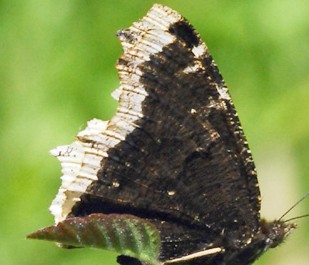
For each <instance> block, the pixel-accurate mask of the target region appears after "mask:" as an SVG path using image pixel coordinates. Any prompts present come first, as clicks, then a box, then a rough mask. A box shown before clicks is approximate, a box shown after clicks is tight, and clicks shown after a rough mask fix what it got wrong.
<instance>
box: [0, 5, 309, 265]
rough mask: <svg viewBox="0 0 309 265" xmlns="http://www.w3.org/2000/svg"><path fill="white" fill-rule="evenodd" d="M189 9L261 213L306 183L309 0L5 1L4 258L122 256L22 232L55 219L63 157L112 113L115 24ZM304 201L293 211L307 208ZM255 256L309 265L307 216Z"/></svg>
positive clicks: (72, 260) (293, 196)
mask: <svg viewBox="0 0 309 265" xmlns="http://www.w3.org/2000/svg"><path fill="white" fill-rule="evenodd" d="M155 2H160V3H162V4H166V5H168V6H170V7H172V8H174V9H176V10H177V11H178V12H180V13H181V14H183V15H184V16H185V17H186V18H187V19H188V20H189V21H190V22H191V23H192V24H193V25H194V26H195V28H196V29H197V30H198V32H199V33H200V34H201V36H202V38H203V39H204V40H205V41H206V43H207V45H208V47H209V49H210V52H211V53H212V55H213V57H214V58H215V60H216V62H217V64H218V65H219V68H220V70H221V73H222V74H223V76H224V78H225V80H226V82H227V84H228V86H229V88H230V92H231V94H232V96H233V99H234V102H235V105H236V107H237V110H238V113H239V116H240V118H241V121H242V125H243V127H244V130H245V132H246V135H247V138H248V140H249V143H250V147H251V149H252V152H253V155H254V158H255V161H256V165H257V168H258V173H259V181H260V186H261V191H262V215H263V216H265V217H267V218H268V219H272V218H279V217H280V216H281V215H282V214H283V213H284V212H285V211H286V210H287V209H288V208H289V207H290V206H291V205H292V204H293V203H294V202H296V201H297V200H298V199H299V198H300V197H301V196H302V195H303V194H304V193H305V192H306V191H308V190H309V165H308V156H309V148H308V147H309V117H308V115H309V75H308V69H309V16H308V14H309V3H308V1H307V0H294V1H290V0H259V1H254V0H252V1H246V0H243V1H241V0H236V1H231V0H209V1H205V0H204V1H201V0H200V1H180V0H178V1H176V0H174V1H172V0H171V1H145V0H143V1H142V0H130V1H110V0H108V1H59V0H53V1H50V0H47V1H38V0H29V1H16V0H10V1H9V0H2V1H1V2H0V45H1V48H0V58H1V59H0V115H1V116H0V117H1V118H0V124H1V132H0V144H1V150H2V151H1V159H0V163H1V178H0V185H1V188H2V192H1V193H0V196H1V197H0V205H1V206H0V207H1V218H0V235H1V240H0V264H5V265H7V264H9V265H10V264H31V265H39V264H40V265H41V264H42V265H43V264H44V265H55V264H57V265H62V264H63V265H64V264H65V265H70V264H74V265H83V264H84V265H85V264H87V265H89V264H102V265H110V264H111V265H113V264H116V262H115V254H114V253H109V252H105V251H100V250H92V249H77V250H63V249H60V248H58V247H56V246H55V245H54V244H53V243H49V242H43V241H35V240H26V239H25V236H26V234H28V233H29V232H32V231H34V230H36V229H38V228H41V227H44V226H47V225H51V224H53V218H52V216H51V215H50V214H49V212H48V207H49V205H50V203H51V201H52V199H53V198H54V196H55V195H56V193H57V190H58V187H59V185H60V179H59V176H60V164H59V163H58V161H56V159H55V158H53V157H51V156H50V155H49V154H48V150H50V149H52V148H54V147H56V146H58V145H62V144H69V143H71V142H72V141H73V140H74V136H75V135H76V133H77V132H78V131H79V130H81V129H82V128H84V126H85V125H86V121H88V120H90V119H92V118H94V117H96V118H101V119H104V120H106V119H109V118H110V117H111V116H112V115H113V113H114V112H115V108H116V102H115V101H114V100H113V99H112V98H111V96H110V93H111V92H112V91H113V90H114V89H115V88H117V86H118V78H117V72H116V69H115V67H114V64H115V62H116V59H117V58H118V57H119V55H120V54H121V46H120V43H119V41H118V39H117V38H116V36H115V33H116V31H117V30H118V29H121V28H126V27H129V26H130V25H131V23H132V22H134V21H137V20H138V19H139V18H141V17H142V16H143V15H145V13H146V11H147V10H148V9H149V8H150V7H151V6H152V4H153V3H155ZM308 206H309V201H308V199H307V200H306V201H305V202H303V203H301V204H300V205H298V206H297V207H296V208H295V209H294V210H293V211H292V212H291V213H290V214H289V217H295V216H297V215H300V214H304V213H309V207H308ZM298 223H299V228H298V229H297V230H296V231H294V232H293V234H292V235H291V237H290V238H289V239H288V240H287V241H286V243H285V244H283V245H282V246H280V247H279V248H278V249H275V250H271V251H269V252H268V253H267V254H266V255H264V256H263V257H262V258H261V259H260V260H259V261H258V262H257V263H256V264H260V265H262V264H278V265H279V264H280V265H285V264H288V265H290V264H298V265H305V264H308V263H309V219H308V218H306V219H301V220H299V221H298Z"/></svg>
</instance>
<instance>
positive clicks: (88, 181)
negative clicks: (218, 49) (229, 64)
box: [33, 4, 295, 265]
mask: <svg viewBox="0 0 309 265" xmlns="http://www.w3.org/2000/svg"><path fill="white" fill-rule="evenodd" d="M117 35H118V37H119V39H120V41H121V44H122V47H123V50H124V53H123V55H122V56H121V57H120V58H119V60H118V63H117V69H118V73H119V78H120V86H119V88H118V89H117V90H116V91H115V92H114V93H113V96H114V97H115V98H116V99H117V100H118V101H119V105H118V108H117V112H116V114H115V115H114V116H113V117H112V118H111V119H110V120H109V121H101V120H98V119H94V120H92V121H90V122H88V126H87V128H86V129H85V130H83V131H82V132H79V133H78V135H77V139H76V141H75V142H74V143H73V144H71V145H68V146H60V147H58V148H56V149H54V150H52V151H51V153H52V154H53V155H55V156H56V157H57V158H58V159H59V160H60V161H61V163H62V173H63V176H62V185H61V187H60V189H59V192H58V194H57V196H56V198H55V200H54V201H53V203H52V205H51V207H50V211H51V212H52V214H53V215H54V216H55V220H56V223H57V225H56V226H54V227H53V229H54V230H53V231H54V232H55V231H56V230H57V229H58V230H57V231H58V232H59V231H60V230H61V225H64V226H65V225H67V227H70V228H72V227H73V226H74V225H75V226H74V229H73V228H72V229H73V230H72V231H74V233H81V234H79V236H76V238H78V239H76V240H77V241H78V240H80V243H81V244H80V245H83V244H82V239H81V238H84V237H85V238H90V237H94V238H95V237H96V234H100V233H102V231H101V230H104V231H105V232H106V231H107V232H106V234H104V235H105V237H104V238H105V239H102V240H103V241H104V240H106V242H109V243H110V245H113V244H116V243H115V241H117V240H118V241H121V240H123V242H125V243H123V244H124V245H126V247H123V248H122V249H126V251H124V250H119V252H120V253H121V255H120V256H119V257H118V262H119V264H121V265H133V264H139V265H145V264H164V265H165V264H166V265H167V264H187V265H208V264H212V265H214V264H217V265H224V264H229V265H233V264H235V265H236V264H237V265H247V264H251V263H253V262H254V261H255V260H256V259H257V258H258V257H259V256H260V255H261V254H262V253H264V252H265V251H266V250H268V249H269V248H273V247H276V246H277V245H278V244H280V243H281V242H282V241H283V240H284V239H285V238H286V237H287V236H288V235H289V233H290V232H291V230H293V229H294V228H295V224H292V223H286V222H284V221H282V220H275V221H271V222H268V221H266V220H264V219H261V217H260V200H261V199H260V191H259V186H258V180H257V174H256V169H255V165H254V162H253V159H252V155H251V152H250V150H249V147H248V144H247V141H246V138H245V136H244V133H243V130H242V128H241V125H240V122H239V119H238V116H237V113H236V110H235V107H234V104H233V102H232V99H231V97H230V94H229V92H228V89H227V87H226V85H225V82H224V80H223V79H222V77H221V75H220V73H219V70H218V68H217V66H216V64H215V62H214V60H213V59H212V57H211V55H210V53H209V51H208V48H207V46H206V44H205V43H204V42H203V41H202V40H201V38H200V36H199V35H198V33H197V32H196V31H195V30H194V28H193V27H192V26H191V25H190V24H189V22H188V21H187V20H186V19H185V18H183V17H182V16H181V15H180V14H178V13H177V12H176V11H174V10H172V9H170V8H168V7H165V6H162V5H158V4H156V5H154V6H153V7H152V8H151V9H150V10H149V11H148V13H147V14H146V16H145V17H143V18H142V19H141V20H139V21H138V22H136V23H134V24H133V25H132V26H131V27H130V28H128V29H124V30H120V31H119V32H118V34H117ZM89 223H91V225H92V226H89ZM98 223H100V224H101V225H102V226H104V229H101V230H100V229H98V226H97V225H98ZM128 223H129V224H128ZM93 224H94V226H93ZM102 226H101V227H102ZM107 226H108V227H107ZM93 227H95V228H93ZM55 229H56V230H55ZM59 229H60V230H59ZM88 229H89V230H88ZM96 229H97V230H96ZM99 230H100V231H101V232H100V231H99ZM135 230H136V231H135ZM137 230H138V231H137ZM44 231H45V232H46V231H51V230H44ZM115 231H118V232H119V231H120V232H119V233H118V234H119V238H120V239H121V235H120V234H121V233H122V235H125V236H123V238H122V239H121V240H120V239H119V238H118V237H117V236H111V234H110V233H112V235H115V234H113V233H114V232H115ZM143 231H150V233H149V234H147V233H146V232H145V233H144V232H143ZM58 232H55V233H56V234H57V233H58ZM105 232H104V233H105ZM74 233H73V237H74ZM58 234H59V233H58ZM137 234H138V235H140V237H139V240H135V241H134V238H135V239H136V237H137ZM62 235H63V234H62ZM106 235H108V239H106ZM152 236H153V238H154V240H153V241H151V240H150V241H151V242H152V247H150V252H151V251H153V252H156V253H157V254H155V255H154V256H152V257H151V258H149V257H148V258H147V257H146V258H145V257H144V258H143V251H142V250H136V251H135V250H132V249H133V248H134V247H130V246H129V245H130V242H131V243H132V242H135V243H132V244H131V245H134V244H135V245H136V246H137V247H136V248H137V249H138V245H139V244H143V243H141V242H144V241H145V242H146V241H147V239H145V238H147V237H149V238H152ZM33 237H34V236H33ZM116 237H117V238H118V239H117V240H116V239H115V238H116ZM102 238H103V237H102ZM45 239H46V238H45ZM54 240H56V241H58V242H60V243H61V242H62V243H68V242H70V241H66V240H64V239H63V240H62V239H61V238H60V239H59V237H58V238H56V239H54ZM73 241H74V240H73ZM94 241H95V240H94ZM104 242H105V241H104ZM127 242H129V243H128V244H127ZM147 242H148V241H147ZM118 243H119V242H118ZM76 244H77V243H76ZM94 244H95V243H94ZM121 244H122V243H119V244H118V245H121ZM145 244H146V243H145ZM73 245H74V244H73ZM77 245H78V244H77ZM90 245H91V244H90ZM116 245H117V244H116ZM128 249H130V251H131V252H130V251H127V250H128ZM155 249H156V251H155ZM130 253H131V254H130ZM132 253H133V254H132Z"/></svg>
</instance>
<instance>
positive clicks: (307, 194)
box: [278, 192, 309, 223]
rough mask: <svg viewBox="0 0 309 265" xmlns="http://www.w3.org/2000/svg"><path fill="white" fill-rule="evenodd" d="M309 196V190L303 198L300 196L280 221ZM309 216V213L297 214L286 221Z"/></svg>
mask: <svg viewBox="0 0 309 265" xmlns="http://www.w3.org/2000/svg"><path fill="white" fill-rule="evenodd" d="M308 196H309V192H307V193H306V194H305V195H304V196H303V197H302V198H300V199H299V200H298V201H297V202H296V203H294V204H293V205H292V207H290V208H289V209H288V210H287V211H286V212H285V213H284V214H283V215H282V216H281V217H280V218H279V220H278V221H281V220H282V219H283V218H284V217H285V216H286V215H287V214H288V213H289V212H290V211H292V210H293V209H294V208H295V207H296V206H297V205H298V204H300V203H301V202H302V201H303V200H304V199H306V198H307V197H308ZM306 216H309V214H305V215H301V216H297V217H293V218H290V219H288V220H285V221H284V223H286V222H289V221H292V220H295V219H299V218H303V217H306Z"/></svg>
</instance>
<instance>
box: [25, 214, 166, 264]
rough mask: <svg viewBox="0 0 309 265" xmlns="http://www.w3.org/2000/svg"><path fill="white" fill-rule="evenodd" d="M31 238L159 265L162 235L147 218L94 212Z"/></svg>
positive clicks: (69, 219)
mask: <svg viewBox="0 0 309 265" xmlns="http://www.w3.org/2000/svg"><path fill="white" fill-rule="evenodd" d="M28 238H32V239H42V240H49V241H55V242H57V243H61V244H62V245H64V246H69V247H91V248H100V249H105V250H110V251H114V252H117V253H118V254H120V255H125V256H130V257H133V258H137V259H139V260H141V261H144V262H146V263H147V264H153V265H158V264H159V261H158V257H159V254H160V234H159V231H158V230H157V229H156V227H155V226H154V225H152V224H151V223H149V222H147V221H146V220H143V219H140V218H137V217H135V216H132V215H125V214H108V215H105V214H92V215H89V216H86V217H75V218H68V219H65V220H64V221H62V222H60V223H58V224H57V225H55V226H49V227H45V228H43V229H41V230H38V231H36V232H34V233H32V234H30V235H28Z"/></svg>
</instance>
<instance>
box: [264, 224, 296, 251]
mask: <svg viewBox="0 0 309 265" xmlns="http://www.w3.org/2000/svg"><path fill="white" fill-rule="evenodd" d="M261 227H262V230H263V234H264V235H265V236H266V246H267V248H274V247H276V246H278V245H279V244H280V243H282V242H283V241H284V239H285V238H286V237H287V236H288V235H289V234H290V233H291V231H292V230H293V229H295V228H296V224H295V223H287V222H285V221H282V220H275V221H273V222H266V221H265V220H262V226H261Z"/></svg>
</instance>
